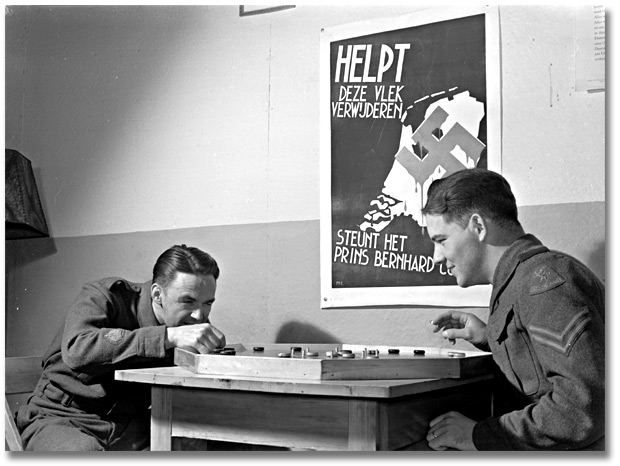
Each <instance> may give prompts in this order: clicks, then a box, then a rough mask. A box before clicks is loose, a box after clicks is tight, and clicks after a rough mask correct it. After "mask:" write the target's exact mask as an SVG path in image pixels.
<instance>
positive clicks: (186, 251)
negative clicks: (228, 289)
mask: <svg viewBox="0 0 620 466" xmlns="http://www.w3.org/2000/svg"><path fill="white" fill-rule="evenodd" d="M177 272H183V273H189V274H193V275H213V278H215V279H216V280H217V279H218V278H219V276H220V269H219V267H218V265H217V262H216V261H215V259H214V258H213V257H211V256H210V255H209V254H207V253H206V252H204V251H201V250H200V249H198V248H193V247H189V246H186V245H185V244H180V245H175V246H172V247H171V248H169V249H167V250H166V251H164V252H163V253H162V254H161V256H159V258H158V259H157V262H155V266H154V267H153V283H157V284H159V285H160V286H162V287H165V286H167V285H168V284H169V283H170V282H171V281H173V280H174V278H175V277H176V274H177Z"/></svg>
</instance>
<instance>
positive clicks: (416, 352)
mask: <svg viewBox="0 0 620 466" xmlns="http://www.w3.org/2000/svg"><path fill="white" fill-rule="evenodd" d="M413 354H415V355H416V356H424V355H425V354H426V351H424V350H423V349H414V350H413Z"/></svg>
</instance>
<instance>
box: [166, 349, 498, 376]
mask: <svg viewBox="0 0 620 466" xmlns="http://www.w3.org/2000/svg"><path fill="white" fill-rule="evenodd" d="M491 361H492V356H491V353H485V352H481V351H460V350H458V351H457V350H451V349H447V348H430V347H414V346H376V345H375V346H370V345H369V346H365V345H351V344H338V343H334V344H298V343H295V344H290V343H285V344H282V343H279V344H277V343H276V344H257V345H248V346H245V345H243V344H232V345H227V346H226V348H224V349H223V350H220V351H218V352H217V353H212V354H197V353H194V352H192V351H190V350H188V349H184V348H176V349H175V354H174V363H175V364H176V365H177V366H181V367H183V368H185V369H187V370H190V371H192V372H194V373H196V374H208V375H221V376H223V377H270V378H276V379H278V378H281V379H282V378H283V379H303V380H379V379H428V378H462V377H471V376H475V375H481V374H487V373H489V371H490V364H491Z"/></svg>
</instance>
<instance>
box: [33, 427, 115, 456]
mask: <svg viewBox="0 0 620 466" xmlns="http://www.w3.org/2000/svg"><path fill="white" fill-rule="evenodd" d="M37 424H38V423H36V422H35V423H33V424H31V425H30V426H29V427H28V428H27V429H26V430H25V431H24V432H23V434H22V440H23V441H24V444H25V445H24V450H27V451H103V450H105V448H104V447H103V445H102V444H101V442H100V441H99V440H98V439H97V438H96V437H94V436H93V435H90V434H88V433H86V432H84V431H82V430H81V429H79V428H77V427H75V426H72V425H68V424H59V423H46V424H44V425H39V426H37Z"/></svg>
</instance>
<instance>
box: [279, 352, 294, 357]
mask: <svg viewBox="0 0 620 466" xmlns="http://www.w3.org/2000/svg"><path fill="white" fill-rule="evenodd" d="M278 357H279V358H290V357H291V355H290V354H289V353H278Z"/></svg>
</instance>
